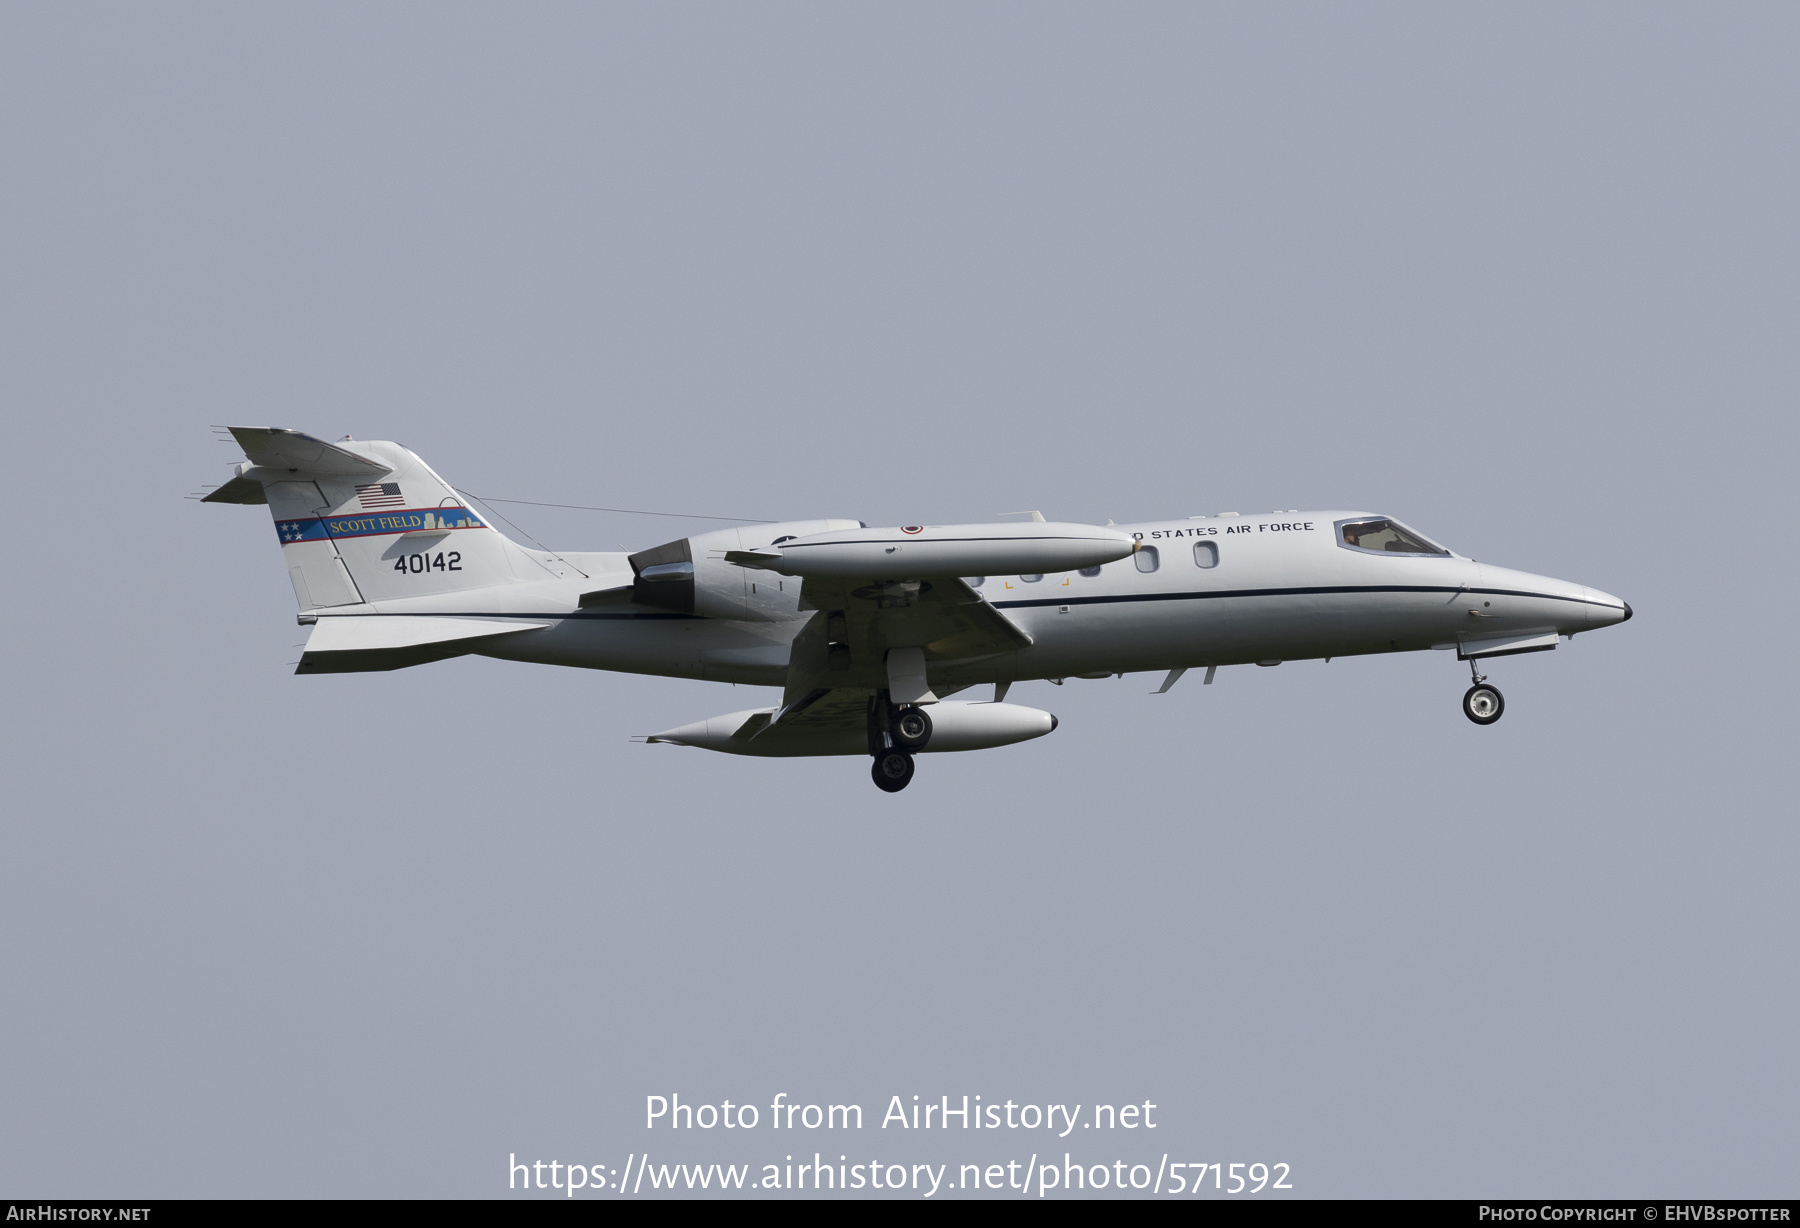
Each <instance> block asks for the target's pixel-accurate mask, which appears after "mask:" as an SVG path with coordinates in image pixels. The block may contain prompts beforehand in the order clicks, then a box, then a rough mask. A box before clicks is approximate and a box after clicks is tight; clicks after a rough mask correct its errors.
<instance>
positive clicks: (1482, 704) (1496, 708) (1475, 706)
mask: <svg viewBox="0 0 1800 1228" xmlns="http://www.w3.org/2000/svg"><path fill="white" fill-rule="evenodd" d="M1469 678H1470V680H1471V681H1472V682H1474V684H1475V685H1474V686H1472V687H1470V688H1469V689H1468V690H1467V691H1465V692H1463V715H1464V716H1466V717H1468V718H1469V719H1470V720H1472V721H1474V722H1475V723H1476V724H1477V725H1492V724H1493V723H1494V722H1495V721H1497V720H1499V719H1500V716H1501V714H1502V713H1503V712H1505V711H1506V696H1504V695H1502V694H1501V693H1500V688H1499V687H1497V686H1489V685H1488V684H1487V675H1486V674H1480V673H1476V672H1475V662H1474V661H1473V660H1471V661H1470V662H1469Z"/></svg>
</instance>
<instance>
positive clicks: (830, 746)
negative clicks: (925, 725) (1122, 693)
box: [650, 699, 1056, 758]
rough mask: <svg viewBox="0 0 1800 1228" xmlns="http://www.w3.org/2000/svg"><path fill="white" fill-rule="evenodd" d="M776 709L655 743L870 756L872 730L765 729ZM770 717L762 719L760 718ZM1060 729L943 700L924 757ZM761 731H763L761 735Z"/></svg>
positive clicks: (1016, 709)
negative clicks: (935, 752)
mask: <svg viewBox="0 0 1800 1228" xmlns="http://www.w3.org/2000/svg"><path fill="white" fill-rule="evenodd" d="M774 712H775V709H774V708H752V709H750V710H749V711H746V712H731V713H728V714H726V715H725V716H714V717H709V718H708V719H706V720H703V721H695V722H694V723H693V724H692V725H683V726H681V728H679V729H669V730H665V731H664V732H662V733H658V734H653V735H652V736H651V738H650V741H652V742H669V743H672V744H674V745H676V746H698V747H700V748H701V749H702V750H717V751H723V752H725V753H726V754H728V755H759V756H765V757H770V758H789V757H793V756H798V755H866V754H868V753H869V735H868V731H867V730H866V729H864V728H861V727H842V728H835V729H820V728H817V727H808V726H806V725H802V724H795V725H777V726H775V727H774V728H773V729H767V730H764V726H765V725H766V724H767V720H766V718H768V717H769V716H772V715H773V714H774ZM758 717H761V718H765V719H762V720H758V719H757V718H758ZM1055 728H1056V718H1055V717H1054V716H1052V715H1050V713H1048V712H1043V711H1040V710H1038V709H1037V708H1027V707H1025V706H1024V705H1023V704H994V703H969V702H966V701H959V700H954V699H950V700H943V701H941V702H939V703H935V704H932V705H931V741H930V742H928V743H926V744H925V747H924V750H923V751H922V752H921V753H924V754H930V753H931V752H933V751H952V750H988V749H990V748H992V747H995V746H1010V745H1012V744H1013V743H1014V742H1028V741H1030V740H1031V739H1032V738H1041V737H1043V736H1044V735H1045V734H1047V733H1049V732H1050V731H1051V730H1053V729H1055ZM759 731H761V732H759Z"/></svg>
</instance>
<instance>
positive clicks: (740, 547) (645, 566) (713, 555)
mask: <svg viewBox="0 0 1800 1228" xmlns="http://www.w3.org/2000/svg"><path fill="white" fill-rule="evenodd" d="M861 524H862V522H861V521H858V520H791V521H784V522H782V523H779V524H759V525H749V526H746V527H745V528H741V529H717V530H714V531H713V532H711V533H700V534H697V535H695V536H693V537H683V538H680V539H679V540H677V541H672V542H668V543H665V544H664V545H661V546H656V547H653V548H652V549H649V550H640V551H638V552H637V553H636V554H634V555H632V556H631V558H630V561H631V570H632V573H633V576H634V580H633V582H632V585H631V592H630V600H631V601H632V602H633V603H634V604H636V605H647V606H653V607H655V608H656V609H659V610H668V611H670V612H672V613H676V614H698V615H700V616H701V617H703V618H747V619H755V620H763V619H768V618H791V617H793V614H794V607H795V605H796V604H797V602H798V600H799V595H800V589H799V585H798V584H797V583H795V582H793V581H791V580H790V581H789V582H788V583H787V585H786V588H787V589H791V590H793V591H792V593H791V594H787V595H788V596H790V597H791V600H786V601H769V600H762V599H761V598H763V596H764V594H763V592H762V589H764V588H773V587H774V586H773V585H772V584H769V583H767V582H765V581H766V579H767V578H766V577H761V576H755V575H753V574H752V573H750V572H748V571H746V570H745V569H744V568H742V567H739V566H737V565H735V564H732V563H727V562H726V561H725V555H726V552H727V551H733V552H736V551H752V552H757V553H761V552H766V551H770V550H775V549H779V547H778V546H775V545H773V543H775V542H777V541H780V540H782V539H784V538H785V539H793V538H798V537H810V536H813V535H816V534H819V533H830V532H834V531H840V530H843V529H855V528H859V527H861ZM776 591H777V592H783V593H785V590H780V589H778V590H776Z"/></svg>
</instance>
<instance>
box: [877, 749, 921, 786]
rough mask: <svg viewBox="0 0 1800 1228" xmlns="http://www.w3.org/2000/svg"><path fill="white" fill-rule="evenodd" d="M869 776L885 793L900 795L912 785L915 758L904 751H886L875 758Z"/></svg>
mask: <svg viewBox="0 0 1800 1228" xmlns="http://www.w3.org/2000/svg"><path fill="white" fill-rule="evenodd" d="M869 775H871V776H873V777H874V778H875V787H876V788H877V789H880V790H881V791H882V792H883V793H898V792H900V790H902V789H904V788H906V786H907V785H909V784H911V783H912V778H913V757H912V756H911V755H909V754H907V753H906V752H905V751H903V750H884V751H882V752H881V753H880V754H879V755H876V756H875V765H874V767H873V768H871V769H870V772H869Z"/></svg>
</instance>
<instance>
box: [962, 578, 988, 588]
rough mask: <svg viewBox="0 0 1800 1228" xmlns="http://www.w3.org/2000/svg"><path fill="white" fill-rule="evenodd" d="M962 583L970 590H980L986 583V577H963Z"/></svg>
mask: <svg viewBox="0 0 1800 1228" xmlns="http://www.w3.org/2000/svg"><path fill="white" fill-rule="evenodd" d="M963 583H964V584H967V585H968V586H969V587H970V588H980V587H981V586H982V585H983V584H986V583H987V577H986V576H964V577H963Z"/></svg>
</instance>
